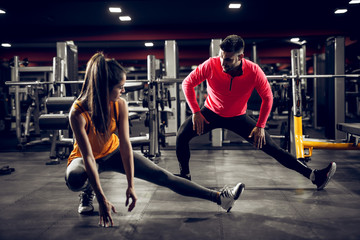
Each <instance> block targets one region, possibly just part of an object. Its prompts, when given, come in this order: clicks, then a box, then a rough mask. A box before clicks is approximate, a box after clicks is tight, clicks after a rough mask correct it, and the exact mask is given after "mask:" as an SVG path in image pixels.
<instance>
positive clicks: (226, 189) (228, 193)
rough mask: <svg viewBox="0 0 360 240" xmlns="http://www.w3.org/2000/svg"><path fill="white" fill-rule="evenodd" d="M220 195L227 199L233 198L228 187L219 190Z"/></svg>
mask: <svg viewBox="0 0 360 240" xmlns="http://www.w3.org/2000/svg"><path fill="white" fill-rule="evenodd" d="M221 195H223V196H225V197H228V198H230V197H232V196H233V194H232V192H231V189H230V188H229V187H228V186H225V187H224V188H223V189H221Z"/></svg>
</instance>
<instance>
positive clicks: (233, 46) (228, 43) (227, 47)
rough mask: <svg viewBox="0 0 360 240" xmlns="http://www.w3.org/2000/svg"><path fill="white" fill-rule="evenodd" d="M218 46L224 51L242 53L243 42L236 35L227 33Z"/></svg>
mask: <svg viewBox="0 0 360 240" xmlns="http://www.w3.org/2000/svg"><path fill="white" fill-rule="evenodd" d="M220 48H221V50H223V51H224V52H235V53H244V48H245V42H244V39H242V37H240V36H238V35H229V36H227V37H226V38H225V39H224V40H223V41H222V43H221V44H220Z"/></svg>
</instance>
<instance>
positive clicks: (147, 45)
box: [145, 42, 154, 47]
mask: <svg viewBox="0 0 360 240" xmlns="http://www.w3.org/2000/svg"><path fill="white" fill-rule="evenodd" d="M153 46H154V43H152V42H146V43H145V47H153Z"/></svg>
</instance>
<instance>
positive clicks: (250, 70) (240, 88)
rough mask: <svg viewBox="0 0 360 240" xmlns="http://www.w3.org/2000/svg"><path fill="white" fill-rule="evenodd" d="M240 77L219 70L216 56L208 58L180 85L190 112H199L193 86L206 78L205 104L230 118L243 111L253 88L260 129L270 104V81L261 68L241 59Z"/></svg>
mask: <svg viewBox="0 0 360 240" xmlns="http://www.w3.org/2000/svg"><path fill="white" fill-rule="evenodd" d="M242 71H243V74H242V75H241V76H236V77H232V76H231V75H229V74H227V73H225V72H224V71H223V69H222V66H221V62H220V57H213V58H209V59H208V60H206V61H205V62H203V63H202V64H200V65H199V66H198V67H197V68H196V69H195V70H194V71H192V72H191V73H190V74H189V76H187V77H186V78H185V79H184V81H183V83H182V88H183V91H184V94H185V97H186V100H187V103H188V104H189V106H190V109H191V111H192V112H193V113H196V112H198V111H200V107H199V104H198V103H197V101H196V96H195V90H194V87H196V86H197V85H199V84H200V83H201V82H203V81H205V80H207V93H208V96H207V98H206V101H205V106H206V107H207V108H208V109H210V110H211V111H213V112H215V113H216V114H218V115H220V116H222V117H234V116H239V115H243V114H245V113H246V109H247V102H248V100H249V98H250V96H251V93H252V91H253V90H254V88H255V89H256V91H257V92H258V93H259V95H260V97H261V99H262V103H261V108H260V115H259V119H258V122H257V124H256V126H257V127H261V128H264V127H265V125H266V121H267V118H268V116H269V114H270V111H271V107H272V104H273V95H272V91H271V88H270V84H269V82H268V80H267V78H266V76H265V74H264V72H263V71H262V70H261V68H260V67H259V66H258V65H257V64H255V63H253V62H251V61H249V60H246V59H242Z"/></svg>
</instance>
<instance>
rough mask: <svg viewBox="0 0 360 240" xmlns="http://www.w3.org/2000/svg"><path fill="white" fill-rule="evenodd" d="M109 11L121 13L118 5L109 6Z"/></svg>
mask: <svg viewBox="0 0 360 240" xmlns="http://www.w3.org/2000/svg"><path fill="white" fill-rule="evenodd" d="M109 11H110V12H112V13H121V8H119V7H109Z"/></svg>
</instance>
